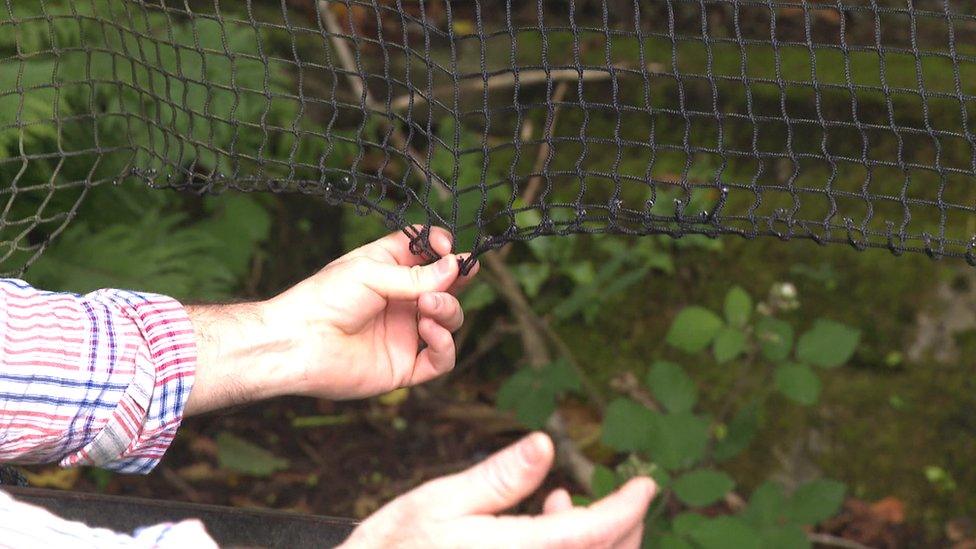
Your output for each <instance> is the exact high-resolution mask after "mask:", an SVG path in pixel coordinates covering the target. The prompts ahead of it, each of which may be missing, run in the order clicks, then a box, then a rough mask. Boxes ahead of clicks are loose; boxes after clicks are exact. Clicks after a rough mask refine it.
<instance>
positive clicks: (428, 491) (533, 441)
mask: <svg viewBox="0 0 976 549" xmlns="http://www.w3.org/2000/svg"><path fill="white" fill-rule="evenodd" d="M554 453H555V450H554V449H553V446H552V440H550V439H549V437H548V436H547V435H545V434H543V433H532V434H531V435H529V436H527V437H525V438H523V439H522V440H520V441H518V442H516V443H515V444H512V445H511V446H508V447H506V448H504V449H502V450H500V451H498V452H496V453H495V454H493V455H491V456H490V457H489V458H488V459H486V460H484V461H482V462H481V463H479V464H477V465H475V466H474V467H471V468H470V469H467V470H465V471H462V472H460V473H457V474H455V475H451V476H447V477H443V478H440V479H437V480H434V481H432V482H429V483H427V484H426V485H424V486H422V487H421V488H419V489H418V490H417V493H416V496H417V497H418V498H420V499H421V500H422V501H423V502H425V505H428V506H430V507H429V508H433V507H434V506H439V507H440V508H441V510H442V514H448V515H450V516H462V515H471V514H495V513H500V512H502V511H504V510H505V509H508V508H509V507H512V506H513V505H515V504H516V503H518V502H520V501H522V500H523V499H525V498H526V497H528V496H529V495H530V494H531V493H532V492H534V491H535V490H536V488H538V487H539V485H540V484H542V481H543V480H544V479H545V478H546V474H547V473H548V472H549V469H550V467H552V461H553V456H554Z"/></svg>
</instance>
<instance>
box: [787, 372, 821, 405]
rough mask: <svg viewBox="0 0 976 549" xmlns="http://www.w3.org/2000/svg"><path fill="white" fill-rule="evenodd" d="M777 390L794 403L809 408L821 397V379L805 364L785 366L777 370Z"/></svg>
mask: <svg viewBox="0 0 976 549" xmlns="http://www.w3.org/2000/svg"><path fill="white" fill-rule="evenodd" d="M776 388H777V389H779V392H781V393H783V396H785V397H786V398H788V399H790V400H792V401H793V402H796V403H797V404H803V405H804V406H809V405H811V404H814V403H815V402H817V399H818V398H819V397H820V378H819V377H817V374H816V373H814V371H813V370H811V369H810V367H809V366H806V365H804V364H784V365H782V366H780V367H779V368H777V369H776Z"/></svg>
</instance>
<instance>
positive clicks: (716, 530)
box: [688, 516, 760, 549]
mask: <svg viewBox="0 0 976 549" xmlns="http://www.w3.org/2000/svg"><path fill="white" fill-rule="evenodd" d="M688 537H689V538H691V540H692V541H693V542H695V543H696V544H697V545H698V546H699V547H700V548H701V549H759V548H760V537H759V531H758V530H756V528H754V527H753V526H751V525H750V524H748V523H746V522H745V521H744V520H742V519H740V518H737V517H731V516H723V517H718V518H714V519H710V520H706V521H705V522H703V523H701V524H699V525H698V527H697V528H695V529H694V530H693V531H691V532H689V533H688Z"/></svg>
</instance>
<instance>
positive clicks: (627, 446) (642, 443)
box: [602, 398, 657, 452]
mask: <svg viewBox="0 0 976 549" xmlns="http://www.w3.org/2000/svg"><path fill="white" fill-rule="evenodd" d="M656 421H657V417H656V414H654V412H652V411H650V410H648V409H647V408H645V407H644V406H641V405H640V404H638V403H636V402H634V401H633V400H630V399H627V398H617V399H615V400H614V401H613V402H611V403H610V405H609V406H607V411H606V414H605V415H604V417H603V428H602V441H603V443H604V444H606V445H607V446H609V447H611V448H613V449H615V450H619V451H621V452H632V451H646V450H647V449H648V447H649V446H650V437H651V434H650V433H651V429H652V428H653V427H652V424H654V423H656Z"/></svg>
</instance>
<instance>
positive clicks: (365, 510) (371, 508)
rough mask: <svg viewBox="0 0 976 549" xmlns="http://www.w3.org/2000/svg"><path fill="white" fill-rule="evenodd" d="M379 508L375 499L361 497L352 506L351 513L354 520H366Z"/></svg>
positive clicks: (378, 503)
mask: <svg viewBox="0 0 976 549" xmlns="http://www.w3.org/2000/svg"><path fill="white" fill-rule="evenodd" d="M379 508H380V501H379V500H378V499H376V498H375V497H372V496H368V495H361V496H359V497H358V498H356V501H355V502H354V503H353V504H352V509H353V513H354V514H355V515H356V518H366V517H368V516H369V515H372V514H373V512H375V511H376V510H377V509H379Z"/></svg>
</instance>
